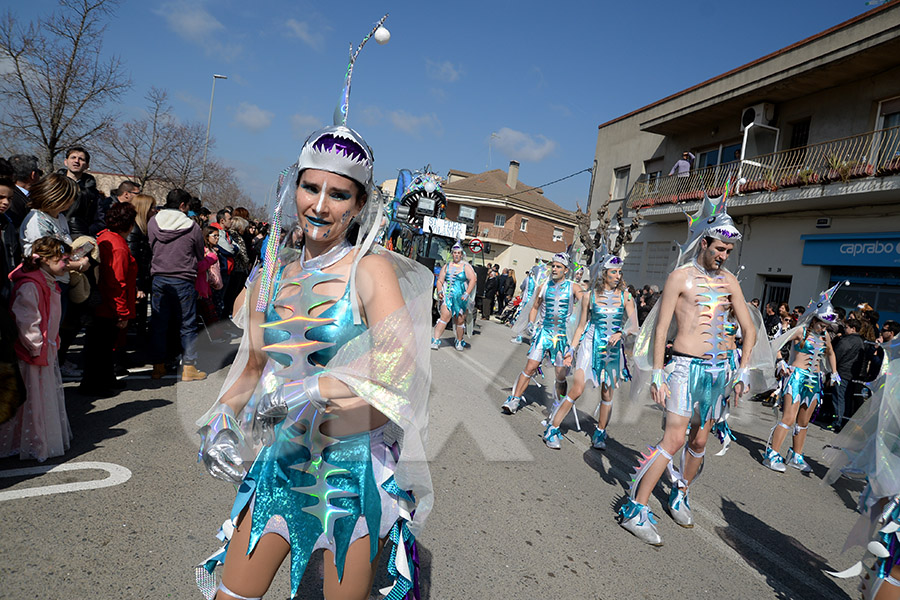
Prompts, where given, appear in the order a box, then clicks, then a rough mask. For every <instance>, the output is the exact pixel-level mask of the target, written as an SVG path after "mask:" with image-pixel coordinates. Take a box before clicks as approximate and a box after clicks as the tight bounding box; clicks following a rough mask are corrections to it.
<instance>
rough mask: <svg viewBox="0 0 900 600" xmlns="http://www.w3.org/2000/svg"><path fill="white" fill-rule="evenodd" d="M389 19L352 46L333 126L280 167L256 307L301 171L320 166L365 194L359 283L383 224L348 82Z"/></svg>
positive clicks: (262, 304)
mask: <svg viewBox="0 0 900 600" xmlns="http://www.w3.org/2000/svg"><path fill="white" fill-rule="evenodd" d="M386 19H387V15H384V16H383V17H382V18H381V20H379V21H378V23H376V25H375V27H373V28H372V31H370V32H369V34H368V35H366V37H364V38H363V40H362V42H360V44H359V46H358V47H357V48H356V50H355V51H354V49H353V44H351V45H350V62H349V64H348V65H347V74H346V76H345V78H344V88H343V91H342V93H341V100H340V103H339V104H338V106H337V108H336V109H335V111H334V124H333V125H332V126H330V127H325V128H323V129H320V130H318V131H316V132H315V133H313V134H311V135H310V136H309V137H308V138H306V141H305V142H304V143H303V148H302V149H301V150H300V156H299V158H298V159H297V162H296V163H294V164H293V165H291V166H290V167H288V168H287V169H285V170H284V171H282V173H281V176H280V177H279V179H278V186H277V190H276V193H275V202H274V206H273V207H272V218H271V220H270V223H271V228H270V234H269V241H268V243H267V244H266V250H265V255H264V261H263V270H262V282H261V286H260V293H259V300H258V301H257V304H256V310H257V311H260V312H262V311H265V309H266V305H267V304H268V303H269V296H270V294H271V285H272V280H273V278H274V274H275V265H276V262H277V254H278V249H279V246H280V236H281V228H282V225H283V222H284V219H285V217H288V216H291V215H292V211H295V210H296V196H297V183H298V179H299V176H300V173H301V172H302V171H304V170H306V169H317V170H321V171H328V172H329V173H335V174H337V175H342V176H344V177H347V178H349V179H352V180H353V181H355V182H356V183H358V184H359V185H360V186H361V187H362V189H363V192H364V193H365V195H366V203H365V205H364V206H363V208H362V210H360V212H359V214H358V215H357V216H356V217H355V219H354V220H355V222H357V223H359V225H360V231H359V235H358V236H357V254H356V258H355V260H354V263H353V267H352V268H351V271H350V285H351V287H352V286H354V285H355V283H356V269H357V266H358V264H359V261H360V259H362V257H363V256H365V254H366V252H368V251H369V248H371V246H372V243H373V242H374V241H375V237H376V235H377V234H378V230H379V229H380V227H381V220H382V209H383V206H382V204H383V203H382V201H381V198H380V194H379V192H378V189H377V188H376V187H375V182H374V177H373V163H374V156H373V154H372V149H371V148H370V147H369V145H368V144H367V143H366V141H365V140H364V139H363V137H362V136H361V135H360V134H359V133H357V132H356V131H354V130H353V129H351V128H350V127H347V117H348V115H349V112H350V82H351V79H352V77H353V67H354V65H355V64H356V58H357V57H358V56H359V51H360V50H362V48H363V46H365V45H366V42H368V41H369V39H370V38H371V37H372V36H373V35H374V36H375V38H376V40H377V41H378V42H379V43H385V42H386V41H387V39H389V38H390V34H389V33H388V32H387V30H386V29H385V28H384V27H382V25H383V24H384V21H385V20H386ZM350 296H351V299H352V303H351V304H352V308H353V316H354V321H356V322H359V320H360V316H359V306H358V301H357V297H356V294H355V293H351V295H350Z"/></svg>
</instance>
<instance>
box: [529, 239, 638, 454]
mask: <svg viewBox="0 0 900 600" xmlns="http://www.w3.org/2000/svg"><path fill="white" fill-rule="evenodd" d="M591 270H592V271H593V272H592V273H591V278H590V284H589V288H588V289H589V290H590V291H589V296H588V297H589V300H588V301H587V302H582V303H581V307H582V308H581V320H580V321H579V324H578V329H576V330H575V336H574V339H577V340H580V342H579V344H578V348H577V350H576V352H575V356H576V358H575V377H574V380H573V382H572V389H571V390H570V391H569V394H568V395H567V396H565V397H564V398H563V399H562V401H561V403H560V404H559V406H558V407H557V408H556V410H555V411H554V412H553V414H552V415H551V417H550V423H549V424H548V425H547V428H546V429H545V430H544V443H545V444H547V447H548V448H553V449H559V445H560V440H561V439H562V433H560V430H559V426H560V424H561V423H562V421H563V419H564V418H565V416H566V415H567V414H568V413H569V410H570V409H572V407H573V406H574V405H575V401H576V400H578V399H579V398H580V397H581V394H582V393H583V392H584V386H585V381H590V382H591V383H592V384H593V385H594V387H597V386H600V404H599V405H598V406H597V410H598V413H597V428H596V429H595V430H594V433H593V435H592V436H591V445H592V446H593V447H594V448H596V449H598V450H605V449H606V426H607V425H608V424H609V416H610V413H611V412H612V395H613V390H615V389H616V388H617V387H618V386H619V384H620V383H622V382H623V381H629V380H630V379H631V376H630V375H629V373H628V369H627V366H626V364H625V352H624V343H623V342H624V339H623V336H624V335H625V333H626V332H628V331H629V330H631V333H636V332H637V318H636V313H635V307H634V299H633V298H632V297H631V294H629V293H628V291H627V290H626V289H625V282H624V281H623V279H622V259H621V258H619V257H618V256H616V255H614V254H612V255H611V254H608V253H607V252H606V251H605V248H604V249H603V250H600V251H597V252H596V253H595V256H594V261H593V264H592V265H591ZM626 324H628V325H629V327H626ZM576 419H577V415H576ZM576 422H577V421H576Z"/></svg>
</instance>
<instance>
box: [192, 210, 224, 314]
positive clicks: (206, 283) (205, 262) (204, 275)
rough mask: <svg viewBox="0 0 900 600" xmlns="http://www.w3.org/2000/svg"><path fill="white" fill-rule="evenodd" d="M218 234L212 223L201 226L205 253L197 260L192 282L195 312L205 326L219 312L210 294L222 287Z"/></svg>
mask: <svg viewBox="0 0 900 600" xmlns="http://www.w3.org/2000/svg"><path fill="white" fill-rule="evenodd" d="M219 235H220V234H219V230H218V229H216V228H215V227H213V226H212V225H207V226H206V227H204V228H203V244H204V247H205V254H204V256H203V258H202V259H201V260H200V261H198V262H197V280H196V281H195V283H194V287H196V288H197V312H198V313H199V314H200V317H201V318H202V319H203V322H204V323H205V324H206V327H207V328H208V327H209V326H210V325H212V324H213V323H215V322H216V321H218V320H219V312H218V311H217V310H216V305H215V302H214V301H213V294H212V292H213V290H221V289H222V275H221V271H220V266H219V265H220V263H219V255H218V254H217V253H216V248H217V247H218V245H219Z"/></svg>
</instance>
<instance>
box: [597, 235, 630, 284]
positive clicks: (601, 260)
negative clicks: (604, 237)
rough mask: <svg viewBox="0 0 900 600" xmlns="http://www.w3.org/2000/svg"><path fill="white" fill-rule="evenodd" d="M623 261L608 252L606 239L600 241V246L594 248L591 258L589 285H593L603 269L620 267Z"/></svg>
mask: <svg viewBox="0 0 900 600" xmlns="http://www.w3.org/2000/svg"><path fill="white" fill-rule="evenodd" d="M624 262H625V261H623V260H622V259H621V258H619V257H618V256H616V255H615V254H612V253H610V252H609V248H608V246H607V245H606V241H603V242H601V243H600V247H599V248H597V249H596V250H594V256H593V257H592V259H591V287H593V286H595V285H596V284H597V282H598V281H599V280H600V277H601V276H602V275H603V271H606V270H607V269H621V268H622V264H623V263H624Z"/></svg>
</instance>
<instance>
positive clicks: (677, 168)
mask: <svg viewBox="0 0 900 600" xmlns="http://www.w3.org/2000/svg"><path fill="white" fill-rule="evenodd" d="M693 166H694V155H693V154H691V153H690V152H688V151H687V150H685V151H684V152H682V153H681V159H680V160H678V161H676V163H675V165H674V166H673V167H672V170H671V171H669V175H670V176H671V175H675V176H677V177H688V176H690V174H691V167H693Z"/></svg>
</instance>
